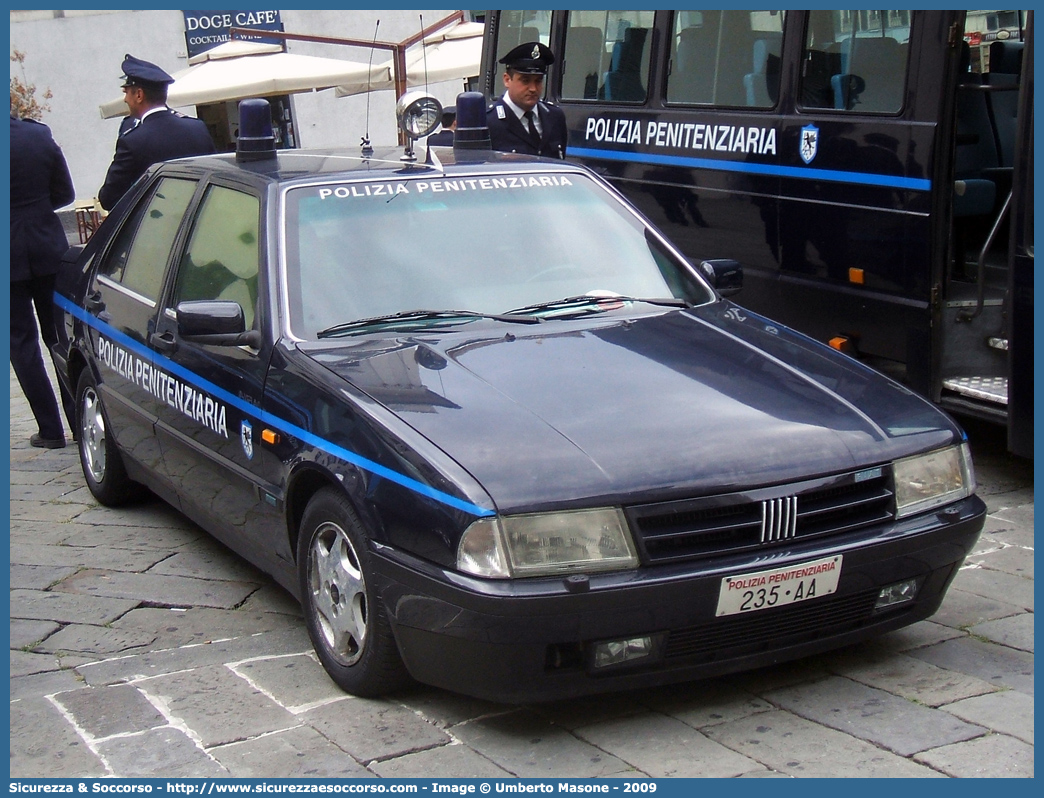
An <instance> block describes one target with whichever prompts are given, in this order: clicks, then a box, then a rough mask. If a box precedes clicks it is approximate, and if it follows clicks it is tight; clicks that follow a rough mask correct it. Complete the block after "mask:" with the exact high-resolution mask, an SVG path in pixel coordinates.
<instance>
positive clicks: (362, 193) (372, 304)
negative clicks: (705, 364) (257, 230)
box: [286, 173, 713, 339]
mask: <svg viewBox="0 0 1044 798" xmlns="http://www.w3.org/2000/svg"><path fill="white" fill-rule="evenodd" d="M286 232H287V296H288V299H289V305H290V324H291V329H292V330H293V332H294V334H295V335H297V336H299V337H301V338H305V339H314V338H316V337H317V334H318V333H319V332H320V331H324V330H328V329H329V328H331V327H335V326H337V325H344V324H346V323H351V322H353V321H355V320H359V319H372V318H374V317H386V316H390V315H392V314H396V313H402V312H404V311H407V312H408V311H411V310H413V309H415V308H427V309H432V310H439V309H445V310H450V309H467V310H468V311H472V312H474V313H480V314H485V315H496V314H504V313H506V312H507V311H511V310H515V309H518V308H525V307H535V306H540V305H544V304H547V303H554V302H555V301H556V300H560V299H563V298H566V297H574V296H578V295H583V294H596V295H602V296H605V295H611V294H617V295H622V296H625V297H643V298H650V299H672V298H674V299H678V300H683V301H684V303H685V304H702V303H704V302H709V301H711V300H712V299H713V294H712V292H711V291H710V290H709V289H708V288H707V287H706V285H705V284H703V283H702V282H701V281H700V280H699V279H697V278H695V277H694V276H693V273H692V271H691V267H689V266H688V265H687V264H685V263H684V262H683V261H681V260H679V259H676V258H674V257H673V256H672V255H671V254H670V253H668V252H666V251H664V250H663V249H662V248H661V247H659V246H657V245H656V241H655V239H654V238H653V237H651V236H647V235H646V229H645V227H644V226H643V225H642V224H641V222H640V221H639V220H638V219H637V218H636V217H635V216H634V215H633V214H632V213H630V212H629V211H628V210H627V208H626V207H624V206H623V205H622V204H621V203H620V202H619V201H618V200H617V199H616V198H615V197H613V196H612V195H611V194H610V193H609V192H607V191H605V190H604V189H603V188H602V187H601V186H599V185H598V184H597V183H595V182H594V181H593V180H591V179H589V178H587V177H585V176H584V175H582V174H564V173H554V174H532V173H525V174H505V175H490V176H485V177H479V176H475V177H471V176H460V177H450V176H445V177H441V176H440V177H432V176H427V177H424V178H423V179H401V178H398V177H396V178H395V179H384V180H379V179H378V180H367V181H365V182H362V181H355V182H345V183H342V184H336V185H330V184H324V185H315V186H308V187H302V188H295V189H292V190H291V191H289V192H288V194H287V202H286Z"/></svg>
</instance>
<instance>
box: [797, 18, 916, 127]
mask: <svg viewBox="0 0 1044 798" xmlns="http://www.w3.org/2000/svg"><path fill="white" fill-rule="evenodd" d="M909 44H910V12H909V11H810V12H809V15H808V28H807V29H806V31H805V49H804V53H803V56H802V76H801V101H802V104H803V105H804V106H805V107H806V108H833V109H835V110H838V111H856V112H857V113H864V114H894V113H898V112H899V111H900V110H902V106H903V89H904V87H905V85H906V68H907V57H908V52H909Z"/></svg>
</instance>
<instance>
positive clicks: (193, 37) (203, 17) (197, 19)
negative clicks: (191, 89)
mask: <svg viewBox="0 0 1044 798" xmlns="http://www.w3.org/2000/svg"><path fill="white" fill-rule="evenodd" d="M182 13H183V14H184V15H185V44H186V45H187V46H188V57H189V58H192V56H194V55H199V54H200V53H203V52H206V51H207V50H209V49H210V48H211V47H217V46H218V45H219V44H223V43H224V42H227V41H229V39H231V38H232V37H231V35H230V34H229V29H230V28H253V29H255V30H259V31H262V30H279V31H281V30H282V29H283V22H282V20H280V18H279V12H278V11H265V10H260V9H259V10H255V11H244V10H239V11H183V12H182ZM250 38H251V39H253V40H255V41H262V42H264V41H268V42H275V43H279V42H278V40H276V39H272V38H268V39H266V38H265V37H264V36H257V37H254V36H251V37H250Z"/></svg>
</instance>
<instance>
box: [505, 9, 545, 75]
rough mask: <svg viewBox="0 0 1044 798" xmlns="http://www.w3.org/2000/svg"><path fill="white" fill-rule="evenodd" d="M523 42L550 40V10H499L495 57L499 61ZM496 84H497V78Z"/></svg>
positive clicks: (543, 42)
mask: <svg viewBox="0 0 1044 798" xmlns="http://www.w3.org/2000/svg"><path fill="white" fill-rule="evenodd" d="M525 42H540V43H541V44H545V45H546V44H550V42H551V12H550V11H501V12H500V24H499V26H498V29H497V58H496V60H497V61H499V60H500V59H501V58H503V57H504V56H505V55H507V54H508V53H509V52H511V51H512V50H514V49H515V48H516V47H518V46H519V45H520V44H524V43H525ZM497 85H499V80H498V83H497Z"/></svg>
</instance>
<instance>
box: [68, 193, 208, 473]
mask: <svg viewBox="0 0 1044 798" xmlns="http://www.w3.org/2000/svg"><path fill="white" fill-rule="evenodd" d="M197 187H198V182H197V181H196V180H192V179H188V178H180V177H162V178H160V179H158V180H157V181H156V182H155V184H154V185H153V187H152V188H151V190H149V191H148V192H147V193H146V194H145V196H144V197H143V198H142V199H141V201H140V202H139V203H138V206H137V207H136V208H135V209H134V210H133V211H132V212H131V213H130V215H129V216H128V217H127V219H126V220H125V221H124V223H123V226H122V227H121V229H120V231H119V232H118V233H117V234H116V236H115V238H114V239H113V241H112V243H111V244H110V245H109V248H108V250H107V251H106V252H104V253H103V255H102V258H101V260H100V262H99V265H98V269H97V271H96V272H95V274H94V277H93V279H92V281H91V285H90V288H89V289H88V294H87V298H86V301H85V310H86V312H87V314H89V317H90V318H89V319H88V335H89V337H90V345H91V347H92V349H93V352H94V362H95V363H96V364H98V375H97V376H98V381H99V385H98V389H99V391H100V393H101V396H102V401H103V403H104V406H105V411H106V415H107V417H108V422H109V426H110V428H111V429H110V430H109V431H110V432H111V434H112V435H113V437H114V438H115V440H116V442H117V443H118V445H119V447H120V449H121V450H122V451H123V452H125V453H126V454H127V455H129V456H130V457H131V458H133V459H134V460H137V461H138V462H140V463H141V464H142V465H144V466H145V468H146V469H148V470H149V471H151V472H153V473H155V474H157V475H160V474H163V473H164V464H163V458H162V451H161V449H160V446H159V442H158V441H157V439H156V437H155V430H154V426H155V422H156V418H157V413H158V409H159V406H160V400H159V398H158V396H157V394H156V393H154V392H152V391H150V390H149V383H148V381H147V380H143V376H144V374H145V373H146V372H150V373H151V371H152V369H153V367H154V366H155V365H156V362H157V358H156V352H155V350H154V349H153V348H152V346H151V344H150V343H149V338H150V336H151V335H152V333H153V332H155V329H156V316H157V313H158V312H159V304H160V300H161V296H162V291H163V283H164V277H165V275H166V272H167V266H168V262H169V260H170V254H171V250H172V249H173V248H174V247H175V246H176V241H177V239H178V236H179V232H180V230H181V226H182V221H183V219H184V217H185V213H186V210H187V209H188V208H189V206H190V204H191V202H192V198H193V196H194V195H195V193H196V189H197Z"/></svg>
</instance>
